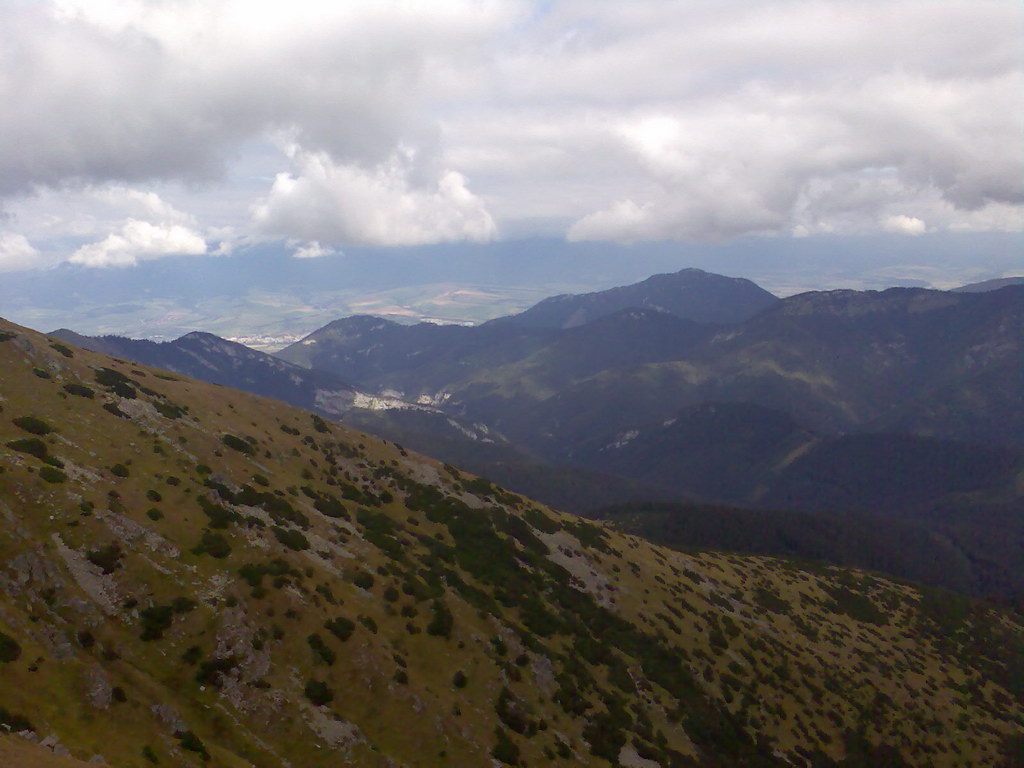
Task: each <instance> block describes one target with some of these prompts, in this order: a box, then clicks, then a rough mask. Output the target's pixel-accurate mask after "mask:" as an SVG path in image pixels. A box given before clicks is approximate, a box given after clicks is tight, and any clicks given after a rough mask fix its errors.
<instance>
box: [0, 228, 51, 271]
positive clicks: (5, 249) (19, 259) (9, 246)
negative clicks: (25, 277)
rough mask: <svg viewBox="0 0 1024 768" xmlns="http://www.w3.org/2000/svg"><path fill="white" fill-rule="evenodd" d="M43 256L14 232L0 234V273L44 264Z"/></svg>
mask: <svg viewBox="0 0 1024 768" xmlns="http://www.w3.org/2000/svg"><path fill="white" fill-rule="evenodd" d="M43 261H44V260H43V258H42V254H40V253H39V251H38V250H36V248H35V247H34V246H33V245H32V244H31V243H30V242H29V241H28V240H27V239H26V238H25V236H24V235H20V234H17V233H14V232H0V272H14V271H17V270H21V269H31V268H32V267H36V266H41V265H42V264H43Z"/></svg>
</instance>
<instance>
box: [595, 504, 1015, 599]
mask: <svg viewBox="0 0 1024 768" xmlns="http://www.w3.org/2000/svg"><path fill="white" fill-rule="evenodd" d="M593 514H594V515H595V517H596V518H598V519H601V520H607V521H611V522H614V523H615V524H616V525H618V526H620V527H621V528H622V530H626V531H629V532H631V533H635V534H637V535H639V536H643V537H644V538H648V539H650V540H652V541H656V542H659V543H662V544H666V545H668V546H672V547H677V548H682V549H684V550H693V549H697V550H707V549H715V550H726V551H732V552H743V553H747V554H756V555H772V556H776V557H788V558H796V559H798V560H801V561H804V562H807V563H810V562H816V563H831V564H834V565H842V566H845V567H852V568H865V569H868V570H871V571H875V572H877V573H885V574H890V575H893V576H897V577H899V578H903V579H909V580H911V581H914V582H918V583H921V584H928V585H931V586H936V587H941V588H943V589H950V590H954V591H956V592H960V593H963V594H972V595H978V596H984V597H987V598H992V599H996V600H999V601H1000V602H1006V601H1015V600H1016V601H1019V600H1020V596H1021V595H1024V572H1022V570H1021V567H1020V564H1021V562H1024V517H1021V515H1020V510H1019V505H1018V506H1017V507H1016V508H1015V507H1014V506H1013V505H1008V506H1001V505H985V506H978V507H974V508H969V509H962V510H959V511H957V512H955V513H950V512H946V513H941V512H939V513H932V514H928V515H927V517H926V518H913V517H910V518H902V517H900V518H894V517H892V516H891V515H882V514H878V513H874V512H832V513H829V514H823V513H814V512H804V511H792V510H782V509H764V508H739V507H727V506H721V505H709V504H694V503H688V504H677V503H664V502H655V503H651V502H643V503H633V504H620V505H613V506H609V507H605V508H603V509H600V510H597V511H596V512H594V513H593ZM808 567H810V566H808Z"/></svg>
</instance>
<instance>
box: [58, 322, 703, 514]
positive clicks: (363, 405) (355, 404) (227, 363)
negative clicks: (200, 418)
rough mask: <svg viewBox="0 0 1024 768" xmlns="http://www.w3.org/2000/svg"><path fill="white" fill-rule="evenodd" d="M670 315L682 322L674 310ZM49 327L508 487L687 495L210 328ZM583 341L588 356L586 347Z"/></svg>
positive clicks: (558, 502) (564, 496) (628, 497)
mask: <svg viewBox="0 0 1024 768" xmlns="http://www.w3.org/2000/svg"><path fill="white" fill-rule="evenodd" d="M667 317H668V316H663V319H664V318H667ZM671 320H672V322H674V323H684V321H682V320H678V319H677V318H672V319H671ZM382 327H386V324H385V326H382ZM399 327H403V326H399ZM580 330H581V331H582V329H580ZM50 335H51V336H52V337H54V338H58V339H61V340H63V341H68V342H70V343H73V344H76V345H78V346H81V347H84V348H86V349H90V350H92V351H97V352H103V353H104V354H109V355H112V356H115V357H119V358H126V359H128V360H133V361H136V362H141V363H146V364H148V365H152V366H155V367H157V368H162V369H165V370H168V371H174V372H177V373H184V374H186V375H189V376H193V377H195V378H197V379H201V380H203V381H208V382H211V383H214V384H220V385H222V386H231V387H235V388H238V389H242V390H245V391H248V392H253V393H255V394H259V395H264V396H267V397H275V398H277V399H279V400H283V401H284V402H286V403H289V404H291V405H297V406H299V407H302V408H308V409H309V410H312V411H315V412H317V413H319V414H322V415H324V416H327V417H330V418H332V419H337V420H340V421H341V422H343V423H345V424H349V425H352V426H354V427H355V428H356V429H360V430H362V431H365V432H369V433H372V434H374V435H378V436H380V437H384V438H386V439H389V440H392V441H395V442H398V443H403V444H406V445H408V446H409V447H412V448H413V449H416V450H422V451H424V452H429V453H430V454H431V455H432V456H434V457H435V458H437V459H440V460H442V461H446V462H449V463H451V464H457V465H459V466H461V467H465V468H467V469H469V470H470V471H473V472H477V473H478V474H487V475H489V476H490V477H492V478H493V479H494V480H496V481H498V482H500V483H501V484H502V485H504V486H506V487H508V488H512V489H513V490H516V491H517V492H519V493H524V494H527V495H529V496H531V497H533V498H537V499H540V500H543V501H545V502H546V503H549V504H553V505H555V506H558V507H559V508H561V509H565V510H568V511H573V512H582V511H584V510H587V509H593V508H594V507H597V506H600V505H602V504H608V503H612V502H625V501H636V500H641V499H648V500H649V499H663V500H669V499H680V498H685V497H686V496H687V494H680V493H678V492H677V491H673V490H671V489H666V488H658V487H657V486H655V485H652V484H650V483H638V482H635V481H631V480H628V479H625V478H620V477H618V476H616V475H615V474H614V473H608V472H604V471H601V472H597V471H594V470H588V469H583V468H580V467H576V466H570V465H564V464H563V465H552V464H549V463H547V462H544V461H541V460H540V459H538V458H536V457H534V456H531V455H529V454H527V453H525V452H523V451H522V450H521V449H519V448H517V447H516V446H513V445H512V444H511V443H509V441H508V440H507V439H506V438H505V437H504V436H503V435H502V434H501V433H500V432H499V431H497V430H494V429H489V428H488V427H487V426H485V425H481V424H478V423H474V422H471V421H468V420H466V419H461V418H457V417H454V416H452V415H449V414H446V413H444V412H442V411H440V410H438V409H437V408H435V407H432V406H429V405H423V404H419V403H409V402H407V401H404V400H401V399H399V398H396V397H392V396H382V395H367V394H365V393H363V392H360V391H358V390H356V389H354V388H352V387H351V386H349V385H348V384H346V383H345V382H344V381H342V380H341V379H339V378H338V377H335V376H333V375H332V374H330V373H326V372H324V371H310V370H307V369H305V368H301V367H299V366H297V365H292V364H290V363H286V362H283V361H281V360H279V359H277V358H276V357H273V356H272V355H269V354H267V353H264V352H259V351H256V350H253V349H249V348H248V347H245V346H243V345H241V344H236V343H234V342H231V341H227V340H226V339H221V338H219V337H217V336H213V335H212V334H207V333H190V334H188V335H186V336H182V337H181V338H180V339H176V340H175V341H170V342H160V343H155V342H152V341H145V340H134V339H126V338H123V337H118V336H103V337H98V338H97V337H89V336H82V335H80V334H77V333H75V332H74V331H69V330H67V329H61V330H58V331H54V332H53V333H51V334H50ZM583 346H584V349H583V350H582V356H584V357H585V356H586V355H587V354H588V353H587V351H586V345H583ZM598 354H599V353H598ZM580 356H581V355H580V354H577V357H580ZM582 364H584V365H585V363H582ZM578 365H579V364H578ZM577 367H578V366H577ZM591 367H593V366H591Z"/></svg>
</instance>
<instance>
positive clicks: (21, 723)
mask: <svg viewBox="0 0 1024 768" xmlns="http://www.w3.org/2000/svg"><path fill="white" fill-rule="evenodd" d="M0 725H2V726H5V727H7V728H9V729H10V730H12V731H15V732H17V731H34V730H35V727H34V726H33V725H32V723H30V722H29V720H28V718H26V717H24V716H23V715H20V714H17V713H15V712H9V711H8V710H6V709H4V708H3V707H0Z"/></svg>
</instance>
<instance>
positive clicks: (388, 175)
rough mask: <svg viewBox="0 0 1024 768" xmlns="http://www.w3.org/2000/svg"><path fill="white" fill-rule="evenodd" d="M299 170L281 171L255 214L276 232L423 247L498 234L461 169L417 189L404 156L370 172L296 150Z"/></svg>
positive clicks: (269, 231)
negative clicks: (471, 190) (430, 244)
mask: <svg viewBox="0 0 1024 768" xmlns="http://www.w3.org/2000/svg"><path fill="white" fill-rule="evenodd" d="M294 154H295V158H296V164H297V166H298V175H297V176H293V175H291V174H290V173H280V174H278V175H277V178H276V179H274V183H273V186H272V187H271V189H270V193H269V194H268V196H267V198H266V199H265V200H264V201H262V202H261V203H260V204H259V205H257V206H256V208H255V210H254V214H253V218H254V220H255V222H256V226H257V227H258V229H259V230H260V231H261V232H263V233H265V234H269V235H278V236H282V237H296V238H299V239H302V240H310V241H315V242H317V243H319V242H327V243H336V244H354V245H420V244H424V243H439V242H446V241H452V240H471V241H476V242H482V241H486V240H490V239H492V238H493V237H494V236H495V225H494V221H493V220H492V219H491V216H490V214H489V213H488V212H487V209H486V207H485V206H484V204H483V202H482V201H481V200H480V199H479V198H477V197H476V196H475V195H474V194H473V193H472V192H470V191H469V190H468V189H467V187H466V180H465V179H464V178H463V177H462V175H461V174H459V173H456V172H454V171H442V172H441V173H440V175H439V178H437V179H436V181H435V183H434V185H433V186H432V187H417V186H415V185H414V184H413V182H412V181H411V177H412V176H414V175H415V171H414V169H413V167H412V165H413V163H412V160H413V158H412V157H411V156H410V155H408V154H405V155H401V154H396V155H395V156H393V157H392V158H391V159H390V160H389V161H388V162H386V163H384V164H381V165H379V166H377V167H376V168H373V169H372V170H364V169H362V168H358V167H354V166H349V165H336V164H335V163H333V162H332V161H331V159H330V158H329V157H328V156H327V155H326V154H325V153H317V152H305V151H302V150H296V151H295V153H294Z"/></svg>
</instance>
